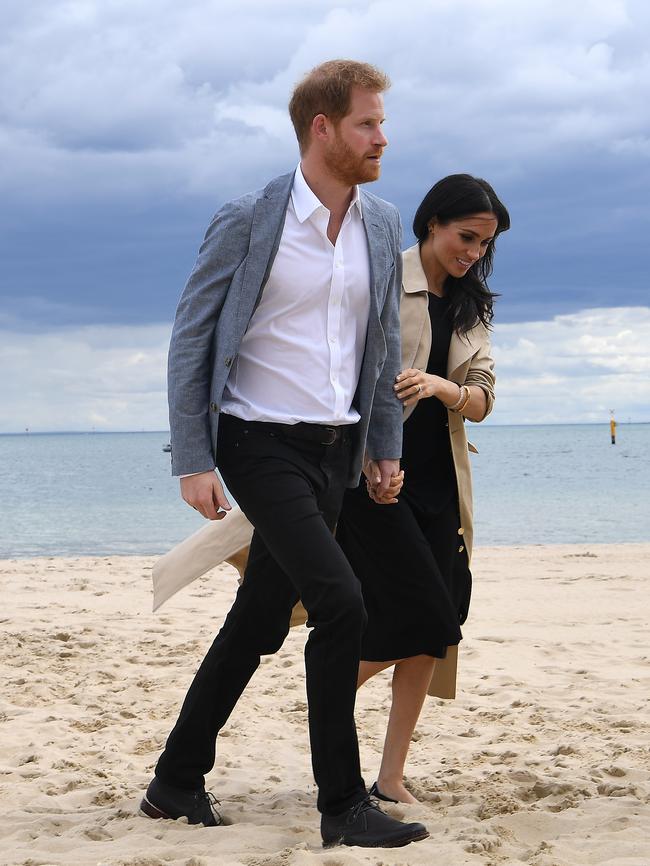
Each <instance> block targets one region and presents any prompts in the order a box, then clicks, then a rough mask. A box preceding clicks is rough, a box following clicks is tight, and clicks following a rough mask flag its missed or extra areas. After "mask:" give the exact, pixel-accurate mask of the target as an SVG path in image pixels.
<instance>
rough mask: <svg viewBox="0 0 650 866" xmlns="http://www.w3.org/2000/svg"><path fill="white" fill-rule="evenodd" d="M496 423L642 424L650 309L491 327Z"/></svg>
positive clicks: (648, 410) (648, 395)
mask: <svg viewBox="0 0 650 866" xmlns="http://www.w3.org/2000/svg"><path fill="white" fill-rule="evenodd" d="M493 350H494V357H495V362H496V371H497V401H496V408H495V411H494V414H493V415H492V417H491V419H490V421H491V422H492V423H496V424H543V423H544V424H545V423H562V422H578V421H602V420H603V419H607V418H609V411H610V409H614V410H615V411H616V414H617V416H618V417H619V419H620V420H628V418H629V419H631V420H632V421H650V307H613V308H608V309H593V310H582V311H580V312H578V313H573V314H571V315H566V316H556V317H555V318H554V319H552V320H551V321H547V322H519V323H516V324H506V325H496V327H495V330H494V336H493Z"/></svg>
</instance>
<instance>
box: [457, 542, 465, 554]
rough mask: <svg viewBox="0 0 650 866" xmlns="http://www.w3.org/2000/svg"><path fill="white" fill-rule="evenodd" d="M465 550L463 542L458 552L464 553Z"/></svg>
mask: <svg viewBox="0 0 650 866" xmlns="http://www.w3.org/2000/svg"><path fill="white" fill-rule="evenodd" d="M464 550H465V548H464V547H463V545H462V544H461V546H460V547H459V548H458V552H459V553H462V552H463V551H464Z"/></svg>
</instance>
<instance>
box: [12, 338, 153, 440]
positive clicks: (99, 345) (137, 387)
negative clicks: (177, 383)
mask: <svg viewBox="0 0 650 866" xmlns="http://www.w3.org/2000/svg"><path fill="white" fill-rule="evenodd" d="M169 335H170V328H169V327H168V326H167V325H146V326H142V327H109V326H104V327H100V326H94V327H84V328H77V329H65V330H63V329H62V330H57V331H55V332H51V333H39V334H25V333H22V334H21V333H16V332H9V331H5V332H0V367H1V368H2V371H3V376H2V380H1V381H0V431H2V432H21V431H22V430H24V429H25V428H29V429H30V430H32V431H43V430H51V431H60V430H90V429H92V428H97V429H101V430H164V429H167V427H168V421H167V398H166V356H167V346H168V343H169Z"/></svg>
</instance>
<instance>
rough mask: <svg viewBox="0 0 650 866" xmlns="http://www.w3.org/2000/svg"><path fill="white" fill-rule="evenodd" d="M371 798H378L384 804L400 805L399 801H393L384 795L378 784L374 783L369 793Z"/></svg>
mask: <svg viewBox="0 0 650 866" xmlns="http://www.w3.org/2000/svg"><path fill="white" fill-rule="evenodd" d="M368 793H369V794H370V796H371V797H376V798H377V799H378V800H382V801H383V802H384V803H399V800H393V798H392V797H387V796H386V795H385V794H382V793H381V791H380V790H379V788H378V787H377V783H376V782H373V783H372V788H371V789H370V790H369V791H368Z"/></svg>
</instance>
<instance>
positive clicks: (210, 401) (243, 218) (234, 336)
mask: <svg viewBox="0 0 650 866" xmlns="http://www.w3.org/2000/svg"><path fill="white" fill-rule="evenodd" d="M292 185H293V172H291V173H290V174H286V175H282V176H281V177H278V178H275V180H272V181H271V182H270V183H269V184H268V186H267V187H266V188H265V189H264V190H260V191H258V192H255V193H249V194H247V195H245V196H243V197H242V198H239V199H237V200H235V201H232V202H228V203H227V204H225V205H224V206H223V207H222V208H221V210H220V211H219V212H218V213H217V214H216V216H215V217H214V218H213V220H212V222H211V223H210V226H209V227H208V230H207V232H206V235H205V239H204V241H203V244H202V245H201V248H200V250H199V255H198V258H197V260H196V264H195V266H194V269H193V270H192V273H191V274H190V277H189V280H188V282H187V285H186V286H185V290H184V291H183V294H182V296H181V299H180V302H179V305H178V309H177V311H176V319H175V322H174V328H173V331H172V337H171V343H170V347H169V363H168V394H169V422H170V429H171V444H172V473H173V474H174V475H185V474H189V473H192V472H204V471H208V470H210V469H213V468H214V467H215V464H216V463H217V454H216V450H217V428H218V423H219V410H220V406H221V400H222V395H223V391H224V387H225V384H226V380H227V378H228V374H229V372H230V367H231V364H232V362H233V360H234V358H235V356H236V355H237V352H238V349H239V345H240V342H241V339H242V337H243V335H244V333H245V332H246V329H247V328H248V324H249V322H250V319H251V316H252V315H253V312H254V311H255V308H256V306H257V303H258V301H259V299H260V296H261V293H262V290H263V288H264V285H265V283H266V280H267V279H268V276H269V272H270V269H271V265H272V264H273V259H274V258H275V254H276V252H277V249H278V246H279V244H280V239H281V236H282V229H283V226H284V218H285V214H286V210H287V204H288V201H289V196H290V194H291V187H292ZM361 208H362V213H363V223H364V227H365V230H366V235H367V237H368V250H369V257H370V284H371V289H370V314H369V320H368V334H367V338H366V346H365V352H364V358H363V363H362V366H361V373H360V376H359V384H358V387H357V392H356V394H355V397H354V405H355V407H356V409H357V411H358V412H359V414H360V416H361V420H360V422H359V423H358V424H357V425H356V428H355V431H356V432H355V439H354V445H353V452H352V462H351V472H350V476H349V479H348V484H349V485H350V486H353V485H356V484H357V483H358V480H359V476H360V473H361V465H362V460H363V453H364V449H367V452H368V456H369V457H371V458H373V459H381V458H398V457H400V455H401V453H402V408H401V404H400V403H399V401H398V400H397V399H396V397H395V396H394V392H393V382H394V380H395V376H396V375H397V373H398V372H399V369H400V336H399V291H400V286H401V283H402V263H401V255H400V246H401V223H400V218H399V213H398V211H397V208H395V207H394V206H393V205H391V204H389V203H388V202H385V201H382V200H381V199H379V198H377V197H376V196H374V195H371V194H370V193H368V192H365V190H361Z"/></svg>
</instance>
